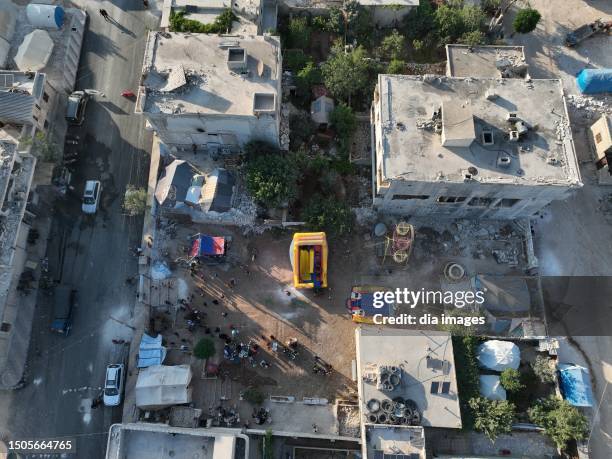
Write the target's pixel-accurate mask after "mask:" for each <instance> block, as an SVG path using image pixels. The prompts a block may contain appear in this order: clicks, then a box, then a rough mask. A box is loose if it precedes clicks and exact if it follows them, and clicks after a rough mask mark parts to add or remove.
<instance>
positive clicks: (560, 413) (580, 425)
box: [527, 395, 589, 449]
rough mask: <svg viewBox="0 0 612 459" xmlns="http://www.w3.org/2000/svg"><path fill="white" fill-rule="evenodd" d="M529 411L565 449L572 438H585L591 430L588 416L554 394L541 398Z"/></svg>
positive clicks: (536, 422)
mask: <svg viewBox="0 0 612 459" xmlns="http://www.w3.org/2000/svg"><path fill="white" fill-rule="evenodd" d="M527 413H528V415H529V419H530V420H531V422H533V423H534V424H537V425H539V426H541V427H543V428H544V430H545V432H546V435H548V436H549V437H550V438H551V439H552V441H554V442H555V444H556V445H557V447H558V448H559V449H565V448H566V446H567V443H568V442H569V441H570V440H584V439H585V438H586V437H587V434H588V432H589V422H588V421H587V419H586V417H585V416H584V415H583V414H582V413H581V412H580V411H578V410H577V409H576V408H575V407H573V406H572V405H570V404H569V403H568V401H567V400H562V399H560V398H557V397H555V396H554V395H551V396H550V397H548V398H544V399H539V400H538V401H537V402H536V404H535V405H534V406H533V407H531V408H529V410H527Z"/></svg>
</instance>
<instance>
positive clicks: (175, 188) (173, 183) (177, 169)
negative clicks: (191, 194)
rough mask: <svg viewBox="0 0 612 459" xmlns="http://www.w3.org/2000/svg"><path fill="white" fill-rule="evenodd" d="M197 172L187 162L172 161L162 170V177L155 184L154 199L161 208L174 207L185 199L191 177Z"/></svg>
mask: <svg viewBox="0 0 612 459" xmlns="http://www.w3.org/2000/svg"><path fill="white" fill-rule="evenodd" d="M197 173H198V171H197V170H196V169H195V168H194V167H193V166H192V165H191V164H189V163H188V162H187V161H184V160H178V159H177V160H174V161H172V162H171V163H170V164H169V165H168V166H166V169H165V170H164V176H163V177H162V178H161V179H160V180H159V182H157V187H156V188H155V199H157V202H159V203H160V204H161V205H162V206H174V205H176V204H177V203H182V202H184V201H185V198H186V197H187V190H188V189H189V187H190V186H191V181H192V179H193V176H194V175H196V174H197Z"/></svg>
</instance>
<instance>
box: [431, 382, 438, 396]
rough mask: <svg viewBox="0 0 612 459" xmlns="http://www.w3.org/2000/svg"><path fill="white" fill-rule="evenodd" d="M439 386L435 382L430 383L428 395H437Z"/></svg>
mask: <svg viewBox="0 0 612 459" xmlns="http://www.w3.org/2000/svg"><path fill="white" fill-rule="evenodd" d="M439 386H440V383H439V382H437V381H432V383H431V389H430V390H429V393H430V394H437V393H438V387H439Z"/></svg>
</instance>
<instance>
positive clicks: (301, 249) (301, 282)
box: [289, 233, 327, 288]
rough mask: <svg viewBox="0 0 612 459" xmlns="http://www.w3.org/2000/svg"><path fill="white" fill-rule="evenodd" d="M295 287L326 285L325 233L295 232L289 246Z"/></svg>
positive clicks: (321, 286) (324, 286)
mask: <svg viewBox="0 0 612 459" xmlns="http://www.w3.org/2000/svg"><path fill="white" fill-rule="evenodd" d="M289 258H290V260H291V267H292V268H293V286H294V287H295V288H326V287H327V239H326V237H325V233H295V234H294V235H293V240H292V241H291V246H290V248H289Z"/></svg>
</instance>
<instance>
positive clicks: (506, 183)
mask: <svg viewBox="0 0 612 459" xmlns="http://www.w3.org/2000/svg"><path fill="white" fill-rule="evenodd" d="M371 118H372V184H373V196H374V199H373V201H374V206H375V208H376V209H378V210H380V211H382V212H385V213H389V214H396V215H408V216H417V217H420V216H428V215H431V214H434V215H439V216H444V217H449V218H486V219H514V218H519V217H528V216H531V215H533V214H534V213H536V212H537V211H539V210H541V209H542V208H543V207H544V206H546V205H547V204H549V203H550V202H551V201H554V200H562V199H565V198H566V197H567V196H568V195H569V194H570V193H571V192H572V191H573V190H574V189H576V188H579V187H581V186H582V182H581V177H580V172H579V169H578V163H577V159H576V152H575V148H574V142H573V139H572V134H571V129H570V122H569V117H568V113H567V107H566V104H565V98H564V95H563V89H562V86H561V81H560V80H529V79H525V80H524V79H517V78H503V79H494V78H486V79H484V78H483V79H479V78H452V77H441V76H433V75H424V76H406V75H379V76H378V84H377V86H376V89H375V93H374V102H373V104H372V110H371Z"/></svg>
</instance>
